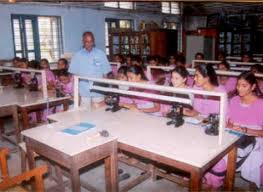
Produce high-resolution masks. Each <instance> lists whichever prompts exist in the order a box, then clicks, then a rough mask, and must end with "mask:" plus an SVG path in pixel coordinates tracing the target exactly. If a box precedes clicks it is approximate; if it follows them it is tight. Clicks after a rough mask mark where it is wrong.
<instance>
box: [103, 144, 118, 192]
mask: <svg viewBox="0 0 263 192" xmlns="http://www.w3.org/2000/svg"><path fill="white" fill-rule="evenodd" d="M104 162H105V181H106V191H107V192H117V191H118V188H119V187H118V153H117V143H115V144H114V146H113V152H112V154H111V155H110V156H109V157H107V158H106V159H105V160H104Z"/></svg>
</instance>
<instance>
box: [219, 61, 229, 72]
mask: <svg viewBox="0 0 263 192" xmlns="http://www.w3.org/2000/svg"><path fill="white" fill-rule="evenodd" d="M219 65H224V66H225V67H226V68H227V70H229V69H230V65H229V63H228V62H226V61H223V62H221V63H219V64H218V66H219Z"/></svg>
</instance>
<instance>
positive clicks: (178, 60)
mask: <svg viewBox="0 0 263 192" xmlns="http://www.w3.org/2000/svg"><path fill="white" fill-rule="evenodd" d="M176 63H181V64H183V65H185V57H184V56H183V55H178V56H177V57H176Z"/></svg>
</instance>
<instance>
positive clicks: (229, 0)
mask: <svg viewBox="0 0 263 192" xmlns="http://www.w3.org/2000/svg"><path fill="white" fill-rule="evenodd" d="M9 1H10V0H0V2H7V3H8V2H9ZM11 1H14V2H50V3H60V2H71V3H78V2H87V3H88V2H110V1H114V0H76V1H73V0H37V1H33V0H11ZM121 1H126V2H129V1H133V0H121ZM161 1H164V0H136V1H134V2H161ZM165 1H170V2H192V3H194V2H209V3H215V2H224V3H262V0H215V1H212V0H165Z"/></svg>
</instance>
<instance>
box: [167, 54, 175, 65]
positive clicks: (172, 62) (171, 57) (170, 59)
mask: <svg viewBox="0 0 263 192" xmlns="http://www.w3.org/2000/svg"><path fill="white" fill-rule="evenodd" d="M175 63H176V60H175V57H174V56H170V58H169V64H170V65H171V64H175Z"/></svg>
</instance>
